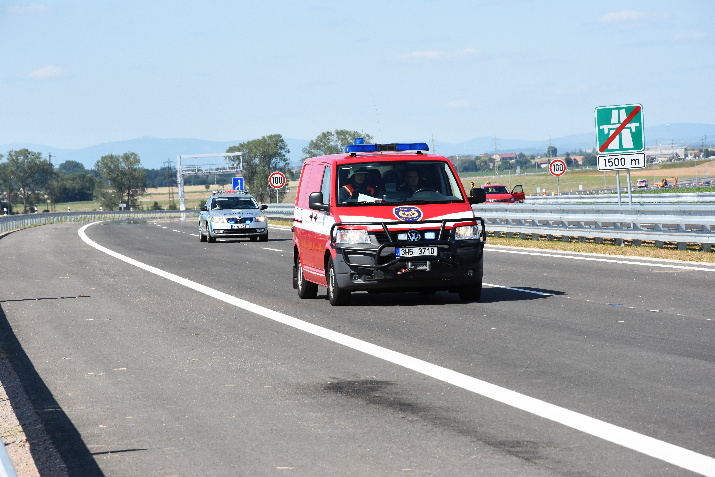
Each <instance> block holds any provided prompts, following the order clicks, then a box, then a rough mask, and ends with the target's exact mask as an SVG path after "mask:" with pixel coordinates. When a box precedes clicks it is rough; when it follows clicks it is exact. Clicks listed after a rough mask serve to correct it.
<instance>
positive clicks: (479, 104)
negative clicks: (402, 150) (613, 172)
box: [0, 0, 715, 148]
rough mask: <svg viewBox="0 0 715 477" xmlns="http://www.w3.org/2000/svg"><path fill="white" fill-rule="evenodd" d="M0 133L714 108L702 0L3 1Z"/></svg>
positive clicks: (299, 133)
mask: <svg viewBox="0 0 715 477" xmlns="http://www.w3.org/2000/svg"><path fill="white" fill-rule="evenodd" d="M0 58H1V59H2V61H1V63H0V64H1V65H2V67H1V68H0V107H1V108H2V114H1V115H0V144H8V143H19V142H27V143H36V144H45V145H50V146H54V147H58V148H81V147H87V146H91V145H95V144H98V143H103V142H109V141H119V140H127V139H135V138H139V137H144V136H153V137H160V138H199V139H206V140H220V141H225V140H248V139H255V138H258V137H261V136H264V135H267V134H274V133H279V134H282V135H283V136H284V137H286V138H296V139H306V140H309V139H312V138H314V137H315V136H317V135H318V134H319V133H320V132H322V131H326V130H334V129H339V128H340V129H354V130H361V131H365V132H368V133H370V134H372V135H374V136H375V137H376V139H378V140H379V141H381V142H394V141H430V140H432V139H434V140H436V141H442V142H453V143H454V142H462V141H467V140H469V139H472V138H475V137H484V136H489V137H491V136H496V137H498V138H508V139H527V140H544V139H548V138H549V137H561V136H566V135H570V134H580V133H588V132H591V131H593V130H594V123H593V116H594V108H595V107H596V106H601V105H613V104H631V103H641V104H642V105H643V114H644V121H645V123H646V124H650V125H659V124H667V123H678V122H692V123H708V124H713V123H715V94H713V85H715V61H713V60H714V59H715V1H712V0H682V1H678V2H674V1H672V0H668V1H659V0H653V1H627V0H621V1H608V0H604V1H587V2H586V1H575V0H564V1H519V0H500V1H461V0H439V1H426V0H413V1H407V0H403V1H397V0H395V1H390V0H364V1H360V2H354V1H335V0H334V1H321V0H305V1H301V0H285V1H284V0H276V1H272V0H264V1H243V0H238V1H229V0H226V1H219V0H202V1H200V2H197V1H195V0H190V1H185V0H172V1H168V0H167V1H156V0H74V1H73V0H65V1H62V0H32V1H21V0H3V1H2V2H0Z"/></svg>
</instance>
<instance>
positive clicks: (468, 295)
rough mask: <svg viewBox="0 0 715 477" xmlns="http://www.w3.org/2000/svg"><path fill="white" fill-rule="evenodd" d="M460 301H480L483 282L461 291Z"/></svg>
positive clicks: (468, 286)
mask: <svg viewBox="0 0 715 477" xmlns="http://www.w3.org/2000/svg"><path fill="white" fill-rule="evenodd" d="M458 293H459V299H460V300H462V301H464V302H472V301H479V300H480V299H481V298H482V282H479V283H475V284H474V285H467V286H465V287H462V288H460V289H459V292H458Z"/></svg>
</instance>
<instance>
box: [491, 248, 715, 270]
mask: <svg viewBox="0 0 715 477" xmlns="http://www.w3.org/2000/svg"><path fill="white" fill-rule="evenodd" d="M487 250H489V251H491V252H499V253H514V254H517V255H535V256H541V257H554V258H568V259H571V260H590V261H594V262H607V263H620V264H626V265H640V266H642V267H660V268H677V269H679V270H699V271H704V272H715V268H706V267H696V266H692V265H677V264H671V263H654V262H641V261H637V260H636V259H635V258H633V259H630V260H628V259H616V258H599V257H589V256H577V255H564V254H560V253H546V252H527V251H521V250H500V249H496V248H493V247H490V248H488V249H487Z"/></svg>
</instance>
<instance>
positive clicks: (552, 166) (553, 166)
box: [549, 159, 566, 177]
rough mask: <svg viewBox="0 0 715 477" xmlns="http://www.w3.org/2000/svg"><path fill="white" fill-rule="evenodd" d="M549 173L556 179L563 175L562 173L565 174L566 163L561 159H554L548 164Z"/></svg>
mask: <svg viewBox="0 0 715 477" xmlns="http://www.w3.org/2000/svg"><path fill="white" fill-rule="evenodd" d="M549 172H550V173H551V175H554V176H556V177H559V176H562V175H564V172H566V163H565V162H564V161H562V160H561V159H554V160H553V161H551V162H550V163H549Z"/></svg>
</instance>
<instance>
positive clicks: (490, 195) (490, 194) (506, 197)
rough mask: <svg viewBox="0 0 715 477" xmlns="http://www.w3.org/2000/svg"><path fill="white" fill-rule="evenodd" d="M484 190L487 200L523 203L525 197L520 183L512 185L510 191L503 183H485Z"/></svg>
mask: <svg viewBox="0 0 715 477" xmlns="http://www.w3.org/2000/svg"><path fill="white" fill-rule="evenodd" d="M484 191H485V192H486V193H487V202H507V203H510V204H512V203H515V202H521V203H523V202H524V199H525V198H526V194H524V188H523V187H522V186H521V185H516V186H514V188H513V189H512V190H511V192H509V189H507V187H506V186H503V185H485V186H484Z"/></svg>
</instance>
